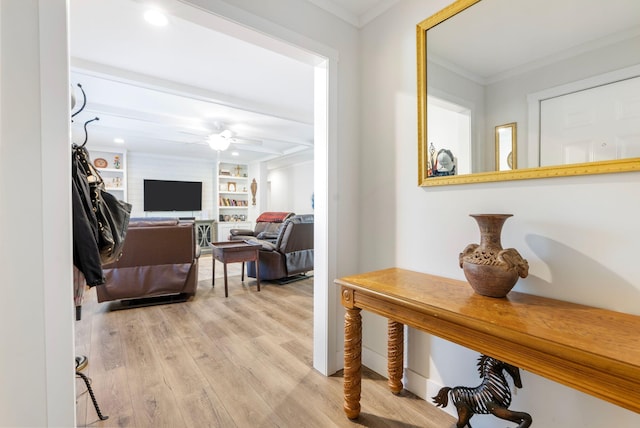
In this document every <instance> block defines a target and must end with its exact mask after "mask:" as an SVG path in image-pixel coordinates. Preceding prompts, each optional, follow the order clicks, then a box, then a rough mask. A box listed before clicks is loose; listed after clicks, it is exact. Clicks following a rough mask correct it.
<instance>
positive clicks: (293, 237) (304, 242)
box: [247, 214, 313, 281]
mask: <svg viewBox="0 0 640 428" xmlns="http://www.w3.org/2000/svg"><path fill="white" fill-rule="evenodd" d="M248 241H249V242H257V243H260V244H261V245H262V248H261V249H260V254H259V263H260V281H262V280H265V281H269V280H284V279H286V278H289V277H293V276H295V275H299V274H304V273H306V272H309V271H312V270H313V214H304V215H294V216H291V217H289V218H288V219H287V220H285V222H284V223H283V224H282V228H281V229H280V231H279V233H278V236H277V238H276V241H275V243H274V242H270V241H267V240H260V239H257V238H252V239H249V240H248ZM247 276H249V277H251V278H255V277H256V265H255V262H248V263H247Z"/></svg>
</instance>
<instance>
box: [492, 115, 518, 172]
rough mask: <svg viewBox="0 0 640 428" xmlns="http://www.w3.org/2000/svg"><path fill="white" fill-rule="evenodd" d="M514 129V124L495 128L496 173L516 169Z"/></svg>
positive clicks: (516, 145) (515, 126)
mask: <svg viewBox="0 0 640 428" xmlns="http://www.w3.org/2000/svg"><path fill="white" fill-rule="evenodd" d="M516 129H517V125H516V124H515V123H507V124H506V125H500V126H496V171H511V170H512V169H516V168H517V167H518V166H517V161H518V155H517V148H518V141H517V137H516Z"/></svg>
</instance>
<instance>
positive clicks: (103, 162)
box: [93, 158, 108, 168]
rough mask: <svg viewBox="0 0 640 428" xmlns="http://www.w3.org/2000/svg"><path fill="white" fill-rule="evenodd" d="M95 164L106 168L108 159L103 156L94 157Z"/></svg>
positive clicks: (97, 166)
mask: <svg viewBox="0 0 640 428" xmlns="http://www.w3.org/2000/svg"><path fill="white" fill-rule="evenodd" d="M93 164H94V165H95V167H96V168H106V167H107V165H108V164H107V160H106V159H103V158H96V159H94V160H93Z"/></svg>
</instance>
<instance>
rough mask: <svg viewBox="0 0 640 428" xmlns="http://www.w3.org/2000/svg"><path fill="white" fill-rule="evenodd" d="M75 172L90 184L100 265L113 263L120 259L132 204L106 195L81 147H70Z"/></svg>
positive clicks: (86, 154)
mask: <svg viewBox="0 0 640 428" xmlns="http://www.w3.org/2000/svg"><path fill="white" fill-rule="evenodd" d="M73 151H74V156H75V157H76V161H77V166H78V170H79V171H78V172H79V173H82V174H84V175H85V176H86V178H87V182H88V183H89V189H90V198H91V205H92V208H93V211H94V213H95V215H96V219H97V222H98V250H99V251H100V259H101V261H102V264H108V263H113V262H116V261H117V260H118V259H119V258H120V256H121V255H122V248H123V246H124V239H125V236H126V234H127V229H128V228H129V219H130V217H131V204H129V203H127V202H124V201H121V200H118V199H117V198H116V197H115V196H113V195H112V194H111V193H109V192H107V190H106V189H105V185H104V180H103V179H102V177H101V176H100V173H99V172H98V170H97V169H96V168H95V167H94V166H93V164H92V163H91V161H90V157H89V152H88V151H87V149H86V148H84V145H83V146H77V145H74V146H73Z"/></svg>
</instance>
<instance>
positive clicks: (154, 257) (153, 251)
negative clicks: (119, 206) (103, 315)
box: [96, 219, 200, 302]
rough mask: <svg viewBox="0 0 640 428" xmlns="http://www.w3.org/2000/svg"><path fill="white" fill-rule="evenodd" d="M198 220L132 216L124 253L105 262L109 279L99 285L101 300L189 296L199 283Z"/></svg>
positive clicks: (104, 269)
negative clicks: (196, 225)
mask: <svg viewBox="0 0 640 428" xmlns="http://www.w3.org/2000/svg"><path fill="white" fill-rule="evenodd" d="M199 256H200V247H199V246H198V245H197V241H196V231H195V222H194V221H192V220H189V221H181V220H178V219H159V220H155V219H151V220H150V219H132V220H131V221H130V222H129V229H128V230H127V235H126V237H125V242H124V248H123V250H122V257H121V258H120V259H119V260H118V261H117V262H115V263H111V264H108V265H104V267H103V272H104V276H105V279H106V283H105V284H103V285H99V286H97V287H96V293H97V297H98V302H106V301H110V300H128V299H139V298H146V297H157V296H171V295H179V296H180V297H183V298H184V299H187V298H189V297H191V296H193V295H195V293H196V288H197V286H198V257H199Z"/></svg>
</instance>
